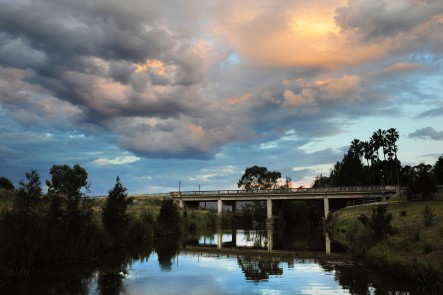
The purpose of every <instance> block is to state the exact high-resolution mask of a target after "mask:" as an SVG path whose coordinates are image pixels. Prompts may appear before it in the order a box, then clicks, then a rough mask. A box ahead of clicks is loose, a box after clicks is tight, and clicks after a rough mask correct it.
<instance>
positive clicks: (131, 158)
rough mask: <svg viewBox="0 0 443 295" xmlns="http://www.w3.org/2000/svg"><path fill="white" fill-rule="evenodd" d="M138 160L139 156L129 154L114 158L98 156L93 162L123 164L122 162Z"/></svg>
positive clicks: (127, 162) (98, 163)
mask: <svg viewBox="0 0 443 295" xmlns="http://www.w3.org/2000/svg"><path fill="white" fill-rule="evenodd" d="M139 160H140V158H138V157H135V156H132V155H129V156H121V157H117V158H114V159H107V158H98V159H95V160H94V161H93V163H94V164H97V165H124V164H129V163H134V162H136V161H139Z"/></svg>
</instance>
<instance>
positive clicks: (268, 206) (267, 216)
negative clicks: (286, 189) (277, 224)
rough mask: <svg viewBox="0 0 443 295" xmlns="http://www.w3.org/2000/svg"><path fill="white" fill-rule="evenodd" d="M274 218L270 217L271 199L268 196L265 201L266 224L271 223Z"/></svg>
mask: <svg viewBox="0 0 443 295" xmlns="http://www.w3.org/2000/svg"><path fill="white" fill-rule="evenodd" d="M273 224H274V220H273V219H272V200H271V198H270V197H268V199H267V201H266V225H273Z"/></svg>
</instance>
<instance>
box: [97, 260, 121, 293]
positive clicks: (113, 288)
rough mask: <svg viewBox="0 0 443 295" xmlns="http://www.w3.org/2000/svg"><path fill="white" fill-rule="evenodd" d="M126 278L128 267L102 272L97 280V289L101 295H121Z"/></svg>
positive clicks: (117, 267)
mask: <svg viewBox="0 0 443 295" xmlns="http://www.w3.org/2000/svg"><path fill="white" fill-rule="evenodd" d="M125 276H126V267H125V266H122V265H120V266H116V267H115V268H109V269H104V270H101V271H100V272H99V274H98V278H97V289H98V290H100V294H101V295H114V294H120V292H121V291H122V290H123V279H124V278H125Z"/></svg>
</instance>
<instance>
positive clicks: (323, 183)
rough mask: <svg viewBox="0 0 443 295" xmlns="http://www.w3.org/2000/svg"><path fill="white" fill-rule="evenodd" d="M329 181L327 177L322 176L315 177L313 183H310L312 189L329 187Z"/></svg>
mask: <svg viewBox="0 0 443 295" xmlns="http://www.w3.org/2000/svg"><path fill="white" fill-rule="evenodd" d="M330 186H331V181H330V179H329V177H326V176H323V175H321V174H320V175H317V176H316V177H315V180H314V182H313V183H312V185H311V187H312V188H319V187H330Z"/></svg>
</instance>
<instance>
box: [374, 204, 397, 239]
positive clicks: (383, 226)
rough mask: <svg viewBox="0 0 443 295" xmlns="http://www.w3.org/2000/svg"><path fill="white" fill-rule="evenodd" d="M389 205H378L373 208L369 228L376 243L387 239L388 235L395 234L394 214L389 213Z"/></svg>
mask: <svg viewBox="0 0 443 295" xmlns="http://www.w3.org/2000/svg"><path fill="white" fill-rule="evenodd" d="M387 207H388V205H386V204H385V205H378V206H376V207H372V215H371V218H370V219H369V222H368V226H369V228H370V229H371V230H372V234H373V237H374V240H375V241H380V240H382V239H385V238H386V237H387V235H388V234H392V233H393V229H392V226H391V221H392V214H391V213H387Z"/></svg>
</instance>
